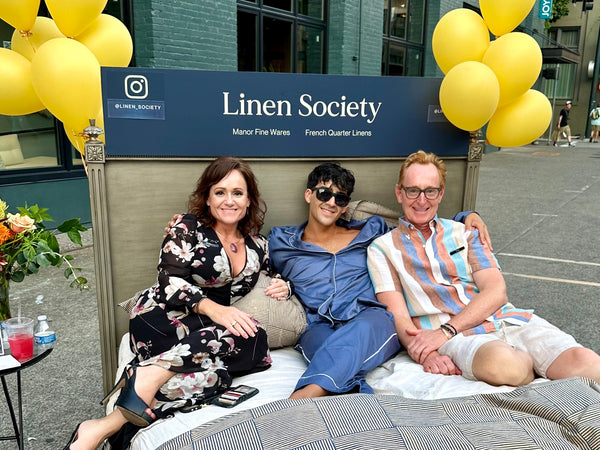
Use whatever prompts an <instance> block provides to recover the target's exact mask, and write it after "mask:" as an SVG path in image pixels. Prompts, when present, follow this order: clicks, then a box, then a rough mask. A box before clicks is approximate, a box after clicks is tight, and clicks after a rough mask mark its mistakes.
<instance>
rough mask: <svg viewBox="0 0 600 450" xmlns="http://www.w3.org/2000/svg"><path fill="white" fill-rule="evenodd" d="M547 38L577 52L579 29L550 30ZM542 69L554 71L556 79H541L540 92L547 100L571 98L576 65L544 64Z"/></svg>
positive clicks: (556, 28)
mask: <svg viewBox="0 0 600 450" xmlns="http://www.w3.org/2000/svg"><path fill="white" fill-rule="evenodd" d="M548 37H549V38H550V39H551V40H552V41H555V42H557V43H558V44H560V45H562V46H563V47H567V48H569V49H570V50H573V51H575V52H578V51H579V38H580V29H579V28H573V27H565V28H558V27H555V28H550V29H549V30H548ZM543 69H556V74H557V77H556V79H546V78H542V84H541V90H542V92H543V93H544V94H545V95H546V96H547V97H549V98H559V99H560V98H562V99H570V98H572V97H573V92H574V90H575V82H576V77H577V64H544V65H543V67H542V70H543Z"/></svg>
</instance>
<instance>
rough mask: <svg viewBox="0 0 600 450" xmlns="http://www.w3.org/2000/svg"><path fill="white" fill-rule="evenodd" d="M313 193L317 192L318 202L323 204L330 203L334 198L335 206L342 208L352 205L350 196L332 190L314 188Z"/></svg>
mask: <svg viewBox="0 0 600 450" xmlns="http://www.w3.org/2000/svg"><path fill="white" fill-rule="evenodd" d="M312 191H316V193H317V194H316V197H317V200H319V201H321V202H328V201H329V200H331V197H333V198H334V199H335V200H334V201H335V204H336V205H338V206H340V207H342V208H343V207H344V206H348V203H350V196H348V195H346V194H344V193H342V192H333V191H332V190H331V189H329V188H325V187H319V188H312Z"/></svg>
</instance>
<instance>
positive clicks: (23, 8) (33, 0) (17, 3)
mask: <svg viewBox="0 0 600 450" xmlns="http://www.w3.org/2000/svg"><path fill="white" fill-rule="evenodd" d="M38 9H40V0H0V19H2V20H4V21H5V22H6V23H8V24H9V25H11V26H13V27H15V28H16V29H17V30H21V31H28V30H31V28H32V27H33V24H34V23H35V17H36V16H37V13H38Z"/></svg>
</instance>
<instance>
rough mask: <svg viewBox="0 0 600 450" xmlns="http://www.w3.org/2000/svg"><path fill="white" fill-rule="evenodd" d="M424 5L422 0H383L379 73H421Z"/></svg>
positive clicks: (402, 74)
mask: <svg viewBox="0 0 600 450" xmlns="http://www.w3.org/2000/svg"><path fill="white" fill-rule="evenodd" d="M425 9H426V2H425V1H411V0H384V3H383V50H382V60H381V74H382V75H392V76H422V75H423V51H424V44H423V42H424V29H425Z"/></svg>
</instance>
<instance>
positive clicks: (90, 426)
mask: <svg viewBox="0 0 600 450" xmlns="http://www.w3.org/2000/svg"><path fill="white" fill-rule="evenodd" d="M104 419H105V418H102V419H94V420H86V421H85V422H82V423H81V425H79V429H78V430H77V435H76V436H75V442H73V443H72V444H71V446H70V447H69V448H70V449H71V450H96V449H97V448H98V447H100V446H101V445H102V443H103V442H104V440H105V439H107V438H108V437H109V436H110V434H109V435H106V431H107V430H106V427H105V426H104V424H102V421H103V420H104Z"/></svg>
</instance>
